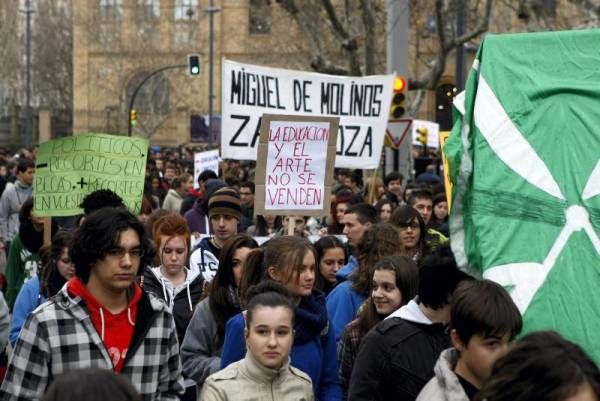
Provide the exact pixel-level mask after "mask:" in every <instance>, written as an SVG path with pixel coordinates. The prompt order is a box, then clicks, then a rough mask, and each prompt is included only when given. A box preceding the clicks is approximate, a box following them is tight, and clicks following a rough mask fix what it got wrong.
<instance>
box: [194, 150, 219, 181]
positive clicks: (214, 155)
mask: <svg viewBox="0 0 600 401" xmlns="http://www.w3.org/2000/svg"><path fill="white" fill-rule="evenodd" d="M219 160H220V159H219V151H218V150H207V151H206V152H200V153H194V188H195V189H198V188H199V187H200V185H198V177H199V176H200V174H201V173H202V172H203V171H206V170H212V171H214V172H215V174H216V175H217V176H219Z"/></svg>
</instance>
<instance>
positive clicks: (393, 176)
mask: <svg viewBox="0 0 600 401" xmlns="http://www.w3.org/2000/svg"><path fill="white" fill-rule="evenodd" d="M397 180H400V184H402V181H403V180H404V177H403V176H402V174H400V173H399V172H397V171H392V172H391V173H389V174H388V175H386V176H385V178H384V179H383V184H384V185H385V186H386V187H387V186H388V184H389V183H390V181H397Z"/></svg>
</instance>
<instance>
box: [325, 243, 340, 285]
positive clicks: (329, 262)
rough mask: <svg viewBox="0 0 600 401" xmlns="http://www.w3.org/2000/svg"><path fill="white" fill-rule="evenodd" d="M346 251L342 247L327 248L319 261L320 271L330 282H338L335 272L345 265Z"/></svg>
mask: <svg viewBox="0 0 600 401" xmlns="http://www.w3.org/2000/svg"><path fill="white" fill-rule="evenodd" d="M345 256H346V255H345V253H344V250H343V249H342V248H329V249H326V250H325V252H324V253H323V256H322V257H321V260H320V261H319V273H320V274H321V276H322V277H323V278H324V279H325V280H326V281H328V282H330V283H332V284H335V283H336V282H337V280H336V278H335V273H337V271H338V270H340V269H341V268H342V266H344V259H345Z"/></svg>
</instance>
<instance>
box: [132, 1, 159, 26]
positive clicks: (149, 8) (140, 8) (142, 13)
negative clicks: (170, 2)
mask: <svg viewBox="0 0 600 401" xmlns="http://www.w3.org/2000/svg"><path fill="white" fill-rule="evenodd" d="M137 15H138V18H139V19H140V20H142V21H152V20H155V19H158V17H160V0H138V2H137Z"/></svg>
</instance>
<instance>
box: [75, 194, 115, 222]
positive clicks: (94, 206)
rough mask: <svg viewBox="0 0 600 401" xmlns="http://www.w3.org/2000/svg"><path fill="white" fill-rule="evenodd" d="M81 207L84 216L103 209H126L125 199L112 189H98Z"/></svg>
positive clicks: (86, 197) (84, 199) (87, 196)
mask: <svg viewBox="0 0 600 401" xmlns="http://www.w3.org/2000/svg"><path fill="white" fill-rule="evenodd" d="M79 207H80V208H82V209H83V214H84V215H86V216H87V215H88V214H90V213H92V212H94V211H96V210H99V209H102V208H103V207H125V204H124V203H123V199H122V198H121V197H120V196H119V195H117V194H116V193H114V192H113V191H111V190H110V189H98V190H96V191H94V192H90V193H89V194H87V195H86V196H85V197H84V198H83V200H82V201H81V203H80V204H79Z"/></svg>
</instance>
